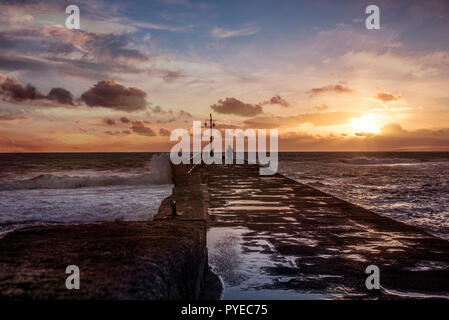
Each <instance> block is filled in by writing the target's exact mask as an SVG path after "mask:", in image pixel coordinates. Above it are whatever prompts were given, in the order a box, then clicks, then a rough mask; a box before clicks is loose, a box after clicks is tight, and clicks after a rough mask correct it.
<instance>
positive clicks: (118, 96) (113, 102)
mask: <svg viewBox="0 0 449 320" xmlns="http://www.w3.org/2000/svg"><path fill="white" fill-rule="evenodd" d="M146 96H147V94H146V93H145V92H144V91H142V90H140V89H139V88H136V87H129V88H126V87H124V86H122V85H121V84H119V83H118V82H117V81H114V80H108V81H99V82H97V84H95V85H94V86H93V87H91V88H90V89H89V90H87V91H86V92H84V93H83V94H82V95H81V99H82V100H83V101H84V102H85V103H86V104H87V105H88V106H90V107H104V108H110V109H114V110H121V111H127V112H133V111H138V110H144V109H145V108H146V106H147V102H146V101H145V98H146Z"/></svg>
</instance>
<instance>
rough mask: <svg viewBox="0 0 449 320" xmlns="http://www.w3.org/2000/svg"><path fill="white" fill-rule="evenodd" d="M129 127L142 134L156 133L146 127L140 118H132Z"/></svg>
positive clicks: (151, 134)
mask: <svg viewBox="0 0 449 320" xmlns="http://www.w3.org/2000/svg"><path fill="white" fill-rule="evenodd" d="M130 129H131V130H132V131H134V132H135V133H137V134H140V135H143V136H150V137H151V136H155V135H156V132H154V131H153V129H151V128H150V127H147V126H146V123H145V121H142V120H134V121H133V122H132V123H131V127H130Z"/></svg>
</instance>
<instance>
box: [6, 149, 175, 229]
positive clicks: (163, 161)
mask: <svg viewBox="0 0 449 320" xmlns="http://www.w3.org/2000/svg"><path fill="white" fill-rule="evenodd" d="M97 157H98V158H102V159H98V158H95V161H92V155H89V156H86V158H89V159H84V160H83V159H81V160H79V161H78V160H77V163H76V165H73V163H72V165H71V166H70V167H69V168H67V169H66V170H61V168H58V170H57V171H56V170H54V168H53V166H51V164H49V167H48V171H50V172H51V173H45V166H40V167H39V170H38V171H39V173H40V174H38V175H37V176H35V177H31V178H28V179H23V177H26V176H29V175H30V172H28V171H26V170H25V172H19V173H18V174H16V175H12V174H8V175H4V176H7V179H5V178H4V179H1V180H0V208H2V209H1V214H0V237H3V236H4V235H5V234H7V233H8V232H11V231H14V230H16V229H18V228H22V227H28V226H36V225H52V224H61V223H66V224H73V223H75V224H77V223H92V222H101V221H114V220H125V221H143V220H151V219H153V217H154V215H156V213H157V211H158V208H159V206H160V203H161V201H162V200H163V199H164V198H165V197H167V196H169V195H170V194H171V192H172V187H173V186H172V172H171V166H170V162H169V161H170V160H169V157H168V155H166V154H155V155H152V156H151V154H150V156H149V159H148V161H139V162H138V163H136V164H133V165H132V166H131V167H130V166H129V165H124V166H122V167H121V166H119V165H116V164H113V163H111V164H110V166H116V168H115V170H114V171H113V172H112V171H110V170H99V167H102V168H103V167H105V168H107V167H108V166H107V165H108V164H107V162H108V161H109V160H105V159H104V158H107V157H104V156H103V155H98V156H97ZM120 157H121V159H120V162H122V161H123V160H127V159H129V160H132V159H133V157H136V156H135V155H132V154H130V155H129V156H128V157H129V158H126V157H124V156H123V155H118V156H117V158H120ZM64 160H66V159H64V155H61V156H60V158H59V161H60V162H63V161H64ZM89 161H92V162H94V163H95V165H90V164H89V163H86V162H89ZM78 162H81V163H82V168H83V170H79V167H80V164H79V163H78ZM125 162H126V163H128V161H125ZM148 164H149V165H148ZM26 165H27V163H26V162H25V163H24V166H26ZM42 171H43V172H44V173H41V172H42ZM142 171H143V172H142ZM145 171H146V172H145ZM32 172H33V173H34V174H35V173H36V172H37V171H36V170H34V171H33V170H32ZM14 176H18V177H20V178H21V179H17V180H12V179H11V177H14Z"/></svg>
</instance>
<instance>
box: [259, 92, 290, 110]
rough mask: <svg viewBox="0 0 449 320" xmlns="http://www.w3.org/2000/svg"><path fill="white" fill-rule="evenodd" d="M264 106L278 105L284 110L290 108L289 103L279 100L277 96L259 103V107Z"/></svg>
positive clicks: (279, 97)
mask: <svg viewBox="0 0 449 320" xmlns="http://www.w3.org/2000/svg"><path fill="white" fill-rule="evenodd" d="M265 104H278V105H280V106H282V107H285V108H288V107H289V106H290V103H289V102H288V101H287V100H285V99H283V98H281V96H279V95H277V96H274V97H272V98H271V99H270V100H268V101H265V102H262V103H261V105H265Z"/></svg>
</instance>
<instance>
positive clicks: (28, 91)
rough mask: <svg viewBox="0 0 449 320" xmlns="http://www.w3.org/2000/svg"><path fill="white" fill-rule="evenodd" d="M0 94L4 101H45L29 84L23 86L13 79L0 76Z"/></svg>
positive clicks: (43, 96)
mask: <svg viewBox="0 0 449 320" xmlns="http://www.w3.org/2000/svg"><path fill="white" fill-rule="evenodd" d="M0 94H1V95H2V96H3V99H4V100H10V101H17V102H21V101H25V100H36V99H45V95H43V94H42V93H40V92H39V91H38V90H36V88H35V87H33V86H32V85H31V84H28V85H26V86H23V85H22V84H21V83H20V81H19V80H18V79H17V78H15V77H4V76H2V75H0Z"/></svg>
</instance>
